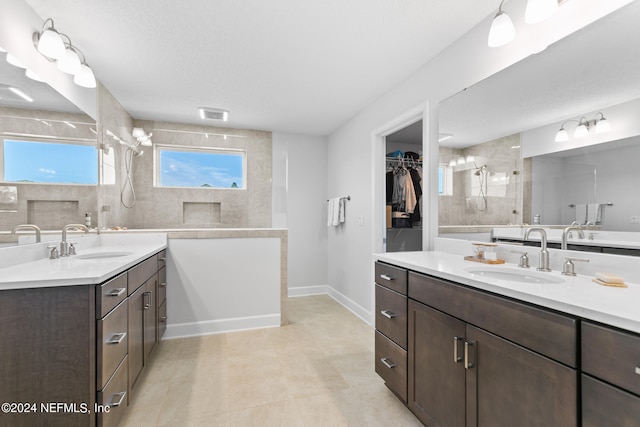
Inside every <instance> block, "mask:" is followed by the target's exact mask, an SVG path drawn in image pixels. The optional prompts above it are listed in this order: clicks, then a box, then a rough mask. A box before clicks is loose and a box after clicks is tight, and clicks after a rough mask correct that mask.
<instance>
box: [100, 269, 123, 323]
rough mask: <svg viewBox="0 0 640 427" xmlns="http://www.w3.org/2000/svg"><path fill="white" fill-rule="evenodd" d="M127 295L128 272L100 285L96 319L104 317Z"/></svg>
mask: <svg viewBox="0 0 640 427" xmlns="http://www.w3.org/2000/svg"><path fill="white" fill-rule="evenodd" d="M126 297H127V273H126V272H124V273H122V274H121V275H119V276H116V277H115V278H113V279H111V280H109V281H108V282H107V283H105V284H103V285H100V286H98V291H97V292H96V319H101V318H103V317H104V316H105V315H106V314H107V313H108V312H110V311H111V310H112V309H113V308H114V307H115V306H117V305H118V304H120V303H121V302H122V301H124V299H125V298H126Z"/></svg>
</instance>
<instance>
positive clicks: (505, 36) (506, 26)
mask: <svg viewBox="0 0 640 427" xmlns="http://www.w3.org/2000/svg"><path fill="white" fill-rule="evenodd" d="M505 1H506V0H502V1H501V2H500V6H498V13H497V14H496V16H495V17H494V18H493V21H491V28H490V29H489V39H488V44H489V47H500V46H504V45H506V44H508V43H511V41H513V39H514V38H515V37H516V29H515V27H514V26H513V22H512V21H511V18H509V15H507V14H506V13H505V12H504V11H503V10H502V5H503V3H504V2H505Z"/></svg>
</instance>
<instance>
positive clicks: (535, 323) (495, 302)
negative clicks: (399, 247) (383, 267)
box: [409, 272, 578, 368]
mask: <svg viewBox="0 0 640 427" xmlns="http://www.w3.org/2000/svg"><path fill="white" fill-rule="evenodd" d="M409 298H411V299H414V300H416V301H418V302H421V303H423V304H425V305H428V306H430V307H433V308H435V309H438V310H440V311H444V312H445V313H448V314H450V315H452V316H454V317H457V318H458V319H461V320H463V321H465V322H467V323H470V324H472V325H475V326H477V327H479V328H482V329H485V330H487V331H491V332H492V333H493V334H495V335H498V336H500V337H502V338H506V339H507V340H509V341H513V342H514V343H516V344H520V345H521V346H523V347H526V348H528V349H530V350H533V351H535V352H537V353H540V354H543V355H545V356H547V357H550V358H552V359H554V360H557V361H559V362H561V363H564V364H565V365H568V366H571V367H574V368H575V367H576V366H577V362H576V358H577V338H578V332H577V320H576V319H574V318H572V317H570V316H565V315H562V314H558V313H555V312H552V311H550V310H545V309H542V308H537V307H535V306H532V305H528V304H523V303H520V302H516V301H512V300H509V299H506V298H503V297H499V296H496V295H491V294H488V293H485V292H480V291H476V290H474V289H470V288H468V287H466V286H461V285H457V284H455V283H451V282H447V281H444V280H441V279H437V278H434V277H431V276H427V275H424V274H418V273H414V272H410V273H409Z"/></svg>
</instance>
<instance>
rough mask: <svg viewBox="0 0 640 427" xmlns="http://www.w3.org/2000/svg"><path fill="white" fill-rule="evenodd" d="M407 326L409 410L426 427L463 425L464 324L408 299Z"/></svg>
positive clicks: (455, 426)
mask: <svg viewBox="0 0 640 427" xmlns="http://www.w3.org/2000/svg"><path fill="white" fill-rule="evenodd" d="M408 327H409V344H408V345H409V367H408V370H409V393H408V394H409V408H410V409H411V410H412V411H413V413H414V414H416V416H417V417H418V418H419V419H420V420H421V421H422V422H423V423H424V424H425V425H427V426H446V427H458V426H464V425H465V369H464V367H463V364H462V362H463V360H462V358H461V356H462V350H463V341H464V338H463V337H464V335H465V324H464V322H462V321H460V320H458V319H456V318H454V317H451V316H449V315H446V314H444V313H442V312H440V311H437V310H434V309H432V308H429V307H427V306H425V305H422V304H420V303H417V302H415V301H413V300H409V325H408ZM514 425H518V424H512V425H511V426H510V427H512V426H514Z"/></svg>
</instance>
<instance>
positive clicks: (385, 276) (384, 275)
mask: <svg viewBox="0 0 640 427" xmlns="http://www.w3.org/2000/svg"><path fill="white" fill-rule="evenodd" d="M380 278H381V279H384V280H388V281H389V282H390V281H392V280H396V278H395V277H391V276H387V275H386V274H381V275H380Z"/></svg>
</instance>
